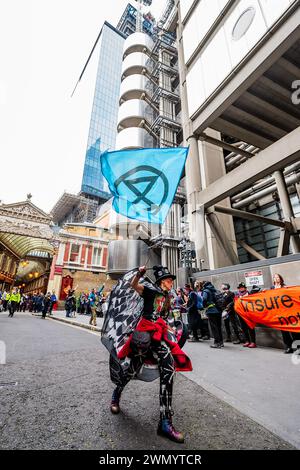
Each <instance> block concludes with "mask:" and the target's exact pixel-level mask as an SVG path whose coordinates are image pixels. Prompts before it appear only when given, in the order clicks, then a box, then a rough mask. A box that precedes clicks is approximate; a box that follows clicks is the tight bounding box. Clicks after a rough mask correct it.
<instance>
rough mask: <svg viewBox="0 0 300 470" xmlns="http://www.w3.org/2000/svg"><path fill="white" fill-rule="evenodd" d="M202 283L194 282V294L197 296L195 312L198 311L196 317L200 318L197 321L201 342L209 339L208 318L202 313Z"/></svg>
mask: <svg viewBox="0 0 300 470" xmlns="http://www.w3.org/2000/svg"><path fill="white" fill-rule="evenodd" d="M203 284H204V283H203V282H201V281H199V282H196V284H195V292H196V295H197V310H198V315H199V317H200V320H199V328H200V333H201V336H200V339H202V340H203V341H205V340H209V339H210V331H209V326H208V317H207V315H206V313H205V312H204V306H203V292H202V291H203Z"/></svg>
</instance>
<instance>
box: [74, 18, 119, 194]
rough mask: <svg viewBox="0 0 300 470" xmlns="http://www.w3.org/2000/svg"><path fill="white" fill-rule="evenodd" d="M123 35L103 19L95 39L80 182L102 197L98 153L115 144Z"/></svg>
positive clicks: (83, 188)
mask: <svg viewBox="0 0 300 470" xmlns="http://www.w3.org/2000/svg"><path fill="white" fill-rule="evenodd" d="M124 39H125V36H124V35H123V33H121V32H120V31H118V30H117V29H116V28H114V27H113V26H111V25H110V24H109V23H107V22H105V23H104V25H103V28H102V31H101V35H100V39H99V42H98V45H99V46H100V53H99V62H98V70H97V77H96V85H95V93H94V101H93V107H92V113H91V121H90V129H89V136H88V143H87V150H86V157H85V164H84V170H83V178H82V185H81V192H82V193H83V194H85V195H89V196H95V197H96V198H99V199H101V200H105V199H108V198H109V197H110V194H109V193H108V187H107V183H106V181H105V179H104V177H103V175H102V173H101V168H100V155H101V153H102V152H104V151H105V150H113V149H114V148H115V141H116V134H117V118H118V110H119V95H120V84H121V68H122V57H123V43H124Z"/></svg>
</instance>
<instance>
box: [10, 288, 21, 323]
mask: <svg viewBox="0 0 300 470" xmlns="http://www.w3.org/2000/svg"><path fill="white" fill-rule="evenodd" d="M20 300H21V296H20V293H19V292H18V289H16V288H14V289H13V291H12V293H11V294H10V300H9V302H10V309H9V315H8V316H9V317H11V318H12V317H13V316H14V313H15V311H16V310H17V308H18V305H19V303H20Z"/></svg>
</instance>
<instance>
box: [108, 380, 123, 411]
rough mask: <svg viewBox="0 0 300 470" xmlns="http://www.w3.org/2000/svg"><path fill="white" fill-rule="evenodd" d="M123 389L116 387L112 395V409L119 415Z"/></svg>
mask: <svg viewBox="0 0 300 470" xmlns="http://www.w3.org/2000/svg"><path fill="white" fill-rule="evenodd" d="M121 393H122V390H120V389H119V388H118V387H117V388H115V389H114V391H113V394H112V397H111V404H110V411H111V412H112V413H113V414H114V415H117V414H119V413H120V398H121Z"/></svg>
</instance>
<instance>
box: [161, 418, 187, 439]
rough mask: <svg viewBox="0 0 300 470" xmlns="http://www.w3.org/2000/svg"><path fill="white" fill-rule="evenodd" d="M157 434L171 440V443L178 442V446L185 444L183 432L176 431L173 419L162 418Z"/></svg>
mask: <svg viewBox="0 0 300 470" xmlns="http://www.w3.org/2000/svg"><path fill="white" fill-rule="evenodd" d="M157 434H158V435H159V436H164V437H167V438H168V439H170V440H171V441H174V442H177V443H178V444H183V443H184V437H183V434H182V432H179V431H176V429H175V428H174V426H173V423H172V418H171V417H169V418H160V421H159V423H158V428H157Z"/></svg>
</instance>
